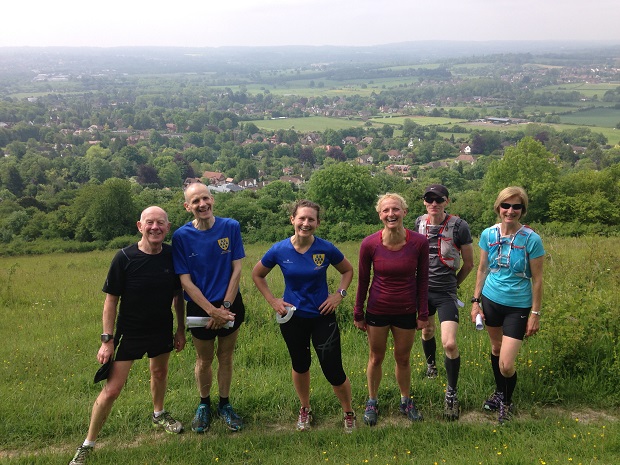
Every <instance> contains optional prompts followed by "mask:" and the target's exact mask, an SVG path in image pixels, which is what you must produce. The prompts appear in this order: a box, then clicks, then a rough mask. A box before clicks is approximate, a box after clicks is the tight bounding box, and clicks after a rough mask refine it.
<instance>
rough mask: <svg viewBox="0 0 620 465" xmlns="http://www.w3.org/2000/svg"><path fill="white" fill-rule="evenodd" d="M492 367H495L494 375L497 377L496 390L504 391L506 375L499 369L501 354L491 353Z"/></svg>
mask: <svg viewBox="0 0 620 465" xmlns="http://www.w3.org/2000/svg"><path fill="white" fill-rule="evenodd" d="M491 367H493V377H494V378H495V390H496V391H498V392H504V389H503V386H504V385H505V384H506V382H505V381H504V376H503V375H502V372H501V371H500V369H499V355H493V354H491Z"/></svg>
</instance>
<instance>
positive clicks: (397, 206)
mask: <svg viewBox="0 0 620 465" xmlns="http://www.w3.org/2000/svg"><path fill="white" fill-rule="evenodd" d="M378 210H379V219H380V220H381V222H382V223H383V225H384V226H385V227H386V228H387V229H400V228H402V227H403V219H404V218H405V215H407V210H406V209H405V208H403V204H402V202H401V201H400V200H399V199H397V198H394V197H385V198H384V199H383V200H382V201H381V203H380V204H379V209H378Z"/></svg>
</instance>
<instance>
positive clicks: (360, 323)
mask: <svg viewBox="0 0 620 465" xmlns="http://www.w3.org/2000/svg"><path fill="white" fill-rule="evenodd" d="M353 324H354V325H355V327H356V328H357V329H359V330H360V331H364V332H366V330H367V329H368V325H367V324H366V320H362V321H353Z"/></svg>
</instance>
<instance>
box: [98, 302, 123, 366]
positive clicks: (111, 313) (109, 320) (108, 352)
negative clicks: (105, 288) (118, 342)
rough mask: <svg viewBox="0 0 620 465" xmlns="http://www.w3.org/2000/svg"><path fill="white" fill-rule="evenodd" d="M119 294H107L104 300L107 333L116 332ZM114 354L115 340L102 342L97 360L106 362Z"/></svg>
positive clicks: (104, 323) (103, 317)
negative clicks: (115, 324)
mask: <svg viewBox="0 0 620 465" xmlns="http://www.w3.org/2000/svg"><path fill="white" fill-rule="evenodd" d="M119 299H120V298H119V296H117V295H112V294H106V295H105V301H104V302H103V316H102V320H103V321H102V323H103V332H104V333H106V334H114V323H115V322H116V308H117V307H118V301H119ZM112 355H114V340H113V339H111V340H109V341H108V342H102V343H101V347H100V348H99V352H97V360H98V361H99V363H105V362H107V361H108V360H110V357H112Z"/></svg>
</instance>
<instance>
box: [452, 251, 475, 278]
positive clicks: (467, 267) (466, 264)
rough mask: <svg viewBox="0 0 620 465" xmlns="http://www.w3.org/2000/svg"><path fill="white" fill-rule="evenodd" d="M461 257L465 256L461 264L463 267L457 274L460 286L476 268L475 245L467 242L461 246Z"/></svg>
mask: <svg viewBox="0 0 620 465" xmlns="http://www.w3.org/2000/svg"><path fill="white" fill-rule="evenodd" d="M461 257H462V258H463V264H462V265H461V269H460V270H459V271H458V273H457V274H456V285H457V286H460V285H461V283H462V282H463V281H465V278H467V276H468V275H469V273H471V270H473V269H474V245H473V244H465V245H463V246H461Z"/></svg>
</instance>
